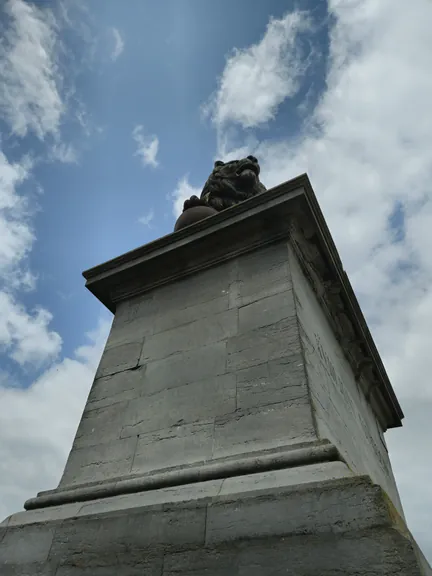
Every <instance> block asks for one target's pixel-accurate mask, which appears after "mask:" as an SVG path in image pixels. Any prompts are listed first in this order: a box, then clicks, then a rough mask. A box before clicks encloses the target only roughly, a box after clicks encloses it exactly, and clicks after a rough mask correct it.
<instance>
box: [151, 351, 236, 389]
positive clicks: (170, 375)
mask: <svg viewBox="0 0 432 576" xmlns="http://www.w3.org/2000/svg"><path fill="white" fill-rule="evenodd" d="M225 372H226V343H225V342H217V343H215V344H210V345H209V346H203V347H201V348H197V349H196V350H189V351H187V352H180V353H178V354H173V355H172V356H170V357H169V358H164V359H162V360H156V361H155V362H148V363H147V365H146V377H145V383H144V394H145V395H150V394H154V393H155V392H160V391H162V390H168V389H170V388H175V387H177V386H183V385H185V384H193V383H195V382H199V381H201V380H207V379H208V378H211V377H214V376H219V375H221V374H225Z"/></svg>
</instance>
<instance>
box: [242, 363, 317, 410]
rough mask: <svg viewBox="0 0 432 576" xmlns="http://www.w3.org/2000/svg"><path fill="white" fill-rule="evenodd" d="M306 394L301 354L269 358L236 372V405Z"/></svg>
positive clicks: (292, 397) (262, 403) (290, 398)
mask: <svg viewBox="0 0 432 576" xmlns="http://www.w3.org/2000/svg"><path fill="white" fill-rule="evenodd" d="M307 395H308V388H307V382H306V370H305V365H304V360H303V355H302V354H294V355H293V356H286V357H284V358H277V359H276V360H270V361H269V362H264V363H263V364H258V365H256V366H251V367H250V368H245V369H243V370H239V371H238V372H237V408H239V409H245V408H253V407H256V406H266V405H268V404H278V403H279V402H287V401H290V400H295V399H298V398H303V397H306V396H307Z"/></svg>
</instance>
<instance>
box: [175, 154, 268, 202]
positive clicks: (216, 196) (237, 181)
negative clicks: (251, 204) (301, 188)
mask: <svg viewBox="0 0 432 576" xmlns="http://www.w3.org/2000/svg"><path fill="white" fill-rule="evenodd" d="M259 174H260V166H259V164H258V160H257V159H256V158H255V157H254V156H248V157H247V158H243V159H242V160H232V161H231V162H222V161H221V160H217V161H216V162H215V164H214V168H213V172H212V173H211V174H210V176H209V177H208V180H207V182H206V183H205V185H204V188H203V190H202V192H201V197H200V198H198V196H192V197H191V198H189V200H186V201H185V203H184V205H183V211H185V210H189V208H194V207H196V206H210V207H211V208H213V209H214V210H217V211H218V212H220V211H221V210H224V209H225V208H229V207H230V206H233V205H234V204H238V203H239V202H242V201H243V200H247V199H248V198H251V197H252V196H256V195H257V194H259V193H260V192H264V191H265V190H266V188H265V186H264V185H263V184H262V183H261V182H260V179H259Z"/></svg>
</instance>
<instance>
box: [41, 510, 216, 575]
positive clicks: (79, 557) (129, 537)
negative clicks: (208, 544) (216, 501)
mask: <svg viewBox="0 0 432 576" xmlns="http://www.w3.org/2000/svg"><path fill="white" fill-rule="evenodd" d="M205 516H206V509H205V507H199V506H194V507H191V508H187V507H184V505H182V506H177V507H172V508H171V509H170V510H164V509H163V508H162V507H161V506H156V507H154V508H150V509H148V510H147V511H143V510H140V511H139V512H137V511H136V510H135V511H133V510H131V511H130V512H129V513H128V514H127V515H125V514H117V515H111V514H105V515H104V516H97V515H95V516H91V517H81V518H80V519H78V520H77V519H75V520H70V521H63V523H62V524H61V525H60V526H59V527H57V529H56V531H55V536H54V538H53V542H52V547H51V551H50V558H51V559H52V560H53V561H58V562H61V563H62V564H72V565H79V566H82V567H86V568H88V567H91V566H103V565H105V566H121V565H126V566H128V565H129V566H134V565H136V564H140V563H143V561H145V560H147V559H148V557H149V556H153V555H155V553H157V551H158V550H161V551H162V550H169V549H181V548H185V547H189V548H193V547H195V546H202V545H204V534H205Z"/></svg>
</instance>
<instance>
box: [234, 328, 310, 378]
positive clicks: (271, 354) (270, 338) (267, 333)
mask: <svg viewBox="0 0 432 576" xmlns="http://www.w3.org/2000/svg"><path fill="white" fill-rule="evenodd" d="M300 351H301V347H300V336H299V332H298V325H297V318H296V317H292V318H286V319H284V320H280V321H279V322H276V323H275V324H271V325H270V326H264V327H262V328H257V329H256V330H251V331H250V332H247V333H243V334H239V335H238V336H234V337H233V338H230V339H229V340H228V343H227V352H228V358H227V367H228V370H241V369H243V368H248V367H249V366H255V365H256V364H263V363H264V362H268V361H269V360H274V359H276V358H283V357H284V356H291V355H293V354H299V353H300Z"/></svg>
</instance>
